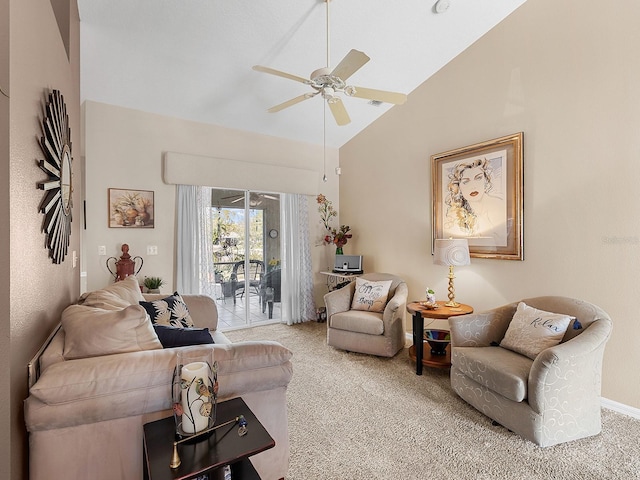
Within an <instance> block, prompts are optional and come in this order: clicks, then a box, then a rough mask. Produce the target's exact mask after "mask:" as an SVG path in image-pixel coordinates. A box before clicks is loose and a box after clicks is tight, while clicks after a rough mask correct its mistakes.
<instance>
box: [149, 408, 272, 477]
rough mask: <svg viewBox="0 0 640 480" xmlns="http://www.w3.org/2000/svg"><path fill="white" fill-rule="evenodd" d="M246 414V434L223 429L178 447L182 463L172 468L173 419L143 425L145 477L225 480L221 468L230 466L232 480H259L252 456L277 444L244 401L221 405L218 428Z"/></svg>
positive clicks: (229, 426) (226, 427)
mask: <svg viewBox="0 0 640 480" xmlns="http://www.w3.org/2000/svg"><path fill="white" fill-rule="evenodd" d="M239 415H244V418H245V419H246V420H247V434H246V435H245V436H243V437H240V436H239V435H238V425H237V424H233V423H232V424H230V425H228V426H225V427H221V428H219V429H217V430H215V431H214V432H212V434H211V436H210V437H208V438H205V439H203V440H200V441H194V443H182V444H180V445H178V453H179V455H180V459H181V461H182V463H181V464H180V466H178V467H177V468H175V469H172V468H170V467H169V463H170V462H171V455H172V453H173V441H174V440H175V439H176V438H175V421H174V419H173V417H169V418H164V419H162V420H157V421H155V422H150V423H147V424H145V425H144V437H143V443H144V445H143V447H144V478H145V480H178V479H179V480H193V479H196V478H199V477H201V476H203V475H205V474H206V475H208V479H209V480H218V479H220V480H222V478H223V476H222V470H223V469H222V467H224V466H225V465H230V466H231V476H232V478H233V480H236V479H242V480H254V479H256V480H259V479H260V476H259V475H258V473H257V472H256V470H255V469H254V468H253V465H252V464H251V462H250V461H249V457H250V456H252V455H255V454H257V453H260V452H262V451H264V450H268V449H269V448H273V447H274V446H275V445H276V442H275V440H274V439H273V438H272V437H271V435H269V433H268V432H267V431H266V430H265V428H264V427H263V426H262V424H261V423H260V422H259V421H258V419H257V418H256V416H255V415H254V414H253V412H252V411H251V410H250V409H249V407H248V406H247V404H246V403H245V402H244V400H242V398H234V399H232V400H227V401H225V402H220V403H218V413H217V418H216V425H220V424H223V423H225V422H227V421H229V420H233V419H234V418H235V417H238V416H239Z"/></svg>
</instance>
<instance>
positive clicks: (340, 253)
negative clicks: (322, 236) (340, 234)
mask: <svg viewBox="0 0 640 480" xmlns="http://www.w3.org/2000/svg"><path fill="white" fill-rule="evenodd" d="M336 255H342V247H336Z"/></svg>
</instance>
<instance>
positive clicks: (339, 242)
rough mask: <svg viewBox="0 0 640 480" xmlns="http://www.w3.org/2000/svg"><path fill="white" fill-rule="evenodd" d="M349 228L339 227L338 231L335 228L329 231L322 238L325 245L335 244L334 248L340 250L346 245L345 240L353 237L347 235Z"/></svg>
mask: <svg viewBox="0 0 640 480" xmlns="http://www.w3.org/2000/svg"><path fill="white" fill-rule="evenodd" d="M350 230H351V227H349V225H340V230H336V229H335V228H331V229H329V233H328V234H327V235H325V237H324V243H325V245H329V244H332V243H333V244H335V246H336V248H342V247H344V246H345V245H346V244H347V240H349V239H350V238H351V237H353V235H352V234H350V233H349V231H350Z"/></svg>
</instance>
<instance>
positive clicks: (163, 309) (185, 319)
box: [140, 292, 193, 328]
mask: <svg viewBox="0 0 640 480" xmlns="http://www.w3.org/2000/svg"><path fill="white" fill-rule="evenodd" d="M140 305H142V306H143V307H144V309H145V310H146V311H147V313H148V314H149V317H150V318H151V321H152V322H153V323H159V324H161V325H170V326H173V327H187V328H190V327H193V320H192V319H191V315H189V309H188V308H187V304H186V303H185V302H184V300H183V299H182V297H181V296H180V294H179V293H178V292H174V294H173V295H170V296H168V297H165V298H162V299H160V300H154V301H152V302H145V301H141V302H140Z"/></svg>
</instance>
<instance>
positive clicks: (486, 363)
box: [451, 347, 533, 402]
mask: <svg viewBox="0 0 640 480" xmlns="http://www.w3.org/2000/svg"><path fill="white" fill-rule="evenodd" d="M451 365H453V366H454V367H455V368H457V369H458V370H460V371H461V372H462V373H463V374H465V375H466V376H467V377H469V378H470V379H472V380H474V381H476V382H477V383H479V384H481V385H484V386H485V387H487V388H489V389H490V390H493V391H494V392H496V393H499V394H500V395H502V396H503V397H506V398H508V399H510V400H513V401H514V402H521V401H523V400H524V399H525V398H527V385H528V381H529V371H530V370H531V366H532V365H533V360H531V359H530V358H528V357H525V356H524V355H520V354H518V353H515V352H512V351H511V350H507V349H505V348H502V347H455V348H453V349H452V353H451Z"/></svg>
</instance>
